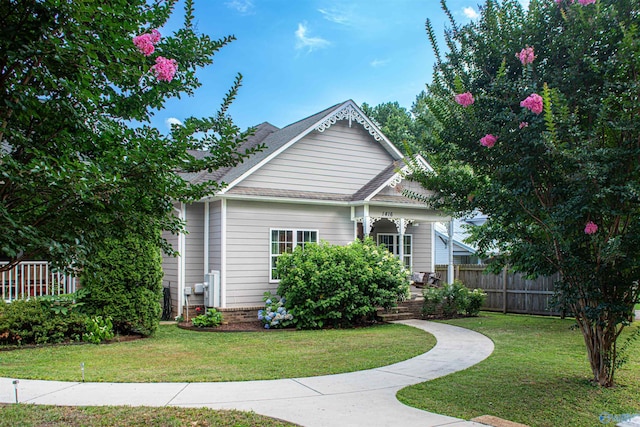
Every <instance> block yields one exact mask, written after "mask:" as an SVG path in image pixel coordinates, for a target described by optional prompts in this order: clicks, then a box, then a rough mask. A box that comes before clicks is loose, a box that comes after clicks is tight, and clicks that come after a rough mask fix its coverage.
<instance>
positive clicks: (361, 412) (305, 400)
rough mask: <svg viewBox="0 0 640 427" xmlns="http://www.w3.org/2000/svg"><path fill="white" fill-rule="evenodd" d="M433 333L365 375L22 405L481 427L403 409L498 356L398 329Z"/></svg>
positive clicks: (35, 398) (106, 386) (37, 396)
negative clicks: (422, 345)
mask: <svg viewBox="0 0 640 427" xmlns="http://www.w3.org/2000/svg"><path fill="white" fill-rule="evenodd" d="M397 323H402V324H406V325H410V326H414V327H417V328H420V329H423V330H425V331H427V332H430V333H432V334H433V335H434V336H435V337H436V339H437V344H436V346H435V347H434V348H433V349H431V350H430V351H429V352H427V353H424V354H422V355H420V356H417V357H414V358H412V359H409V360H406V361H404V362H399V363H396V364H394V365H389V366H384V367H381V368H376V369H370V370H366V371H358V372H351V373H346V374H338V375H328V376H322V377H308V378H293V379H282V380H270V381H246V382H224V383H149V384H130V383H81V382H60V381H36V380H19V383H18V398H19V401H20V402H22V403H34V404H47V405H70V406H76V405H77V406H89V405H131V406H142V405H145V406H183V407H207V408H214V409H239V410H246V411H254V412H256V413H259V414H263V415H267V416H271V417H276V418H280V419H284V420H287V421H290V422H293V423H297V424H300V425H302V426H305V427H315V426H318V427H325V426H328V425H332V426H403V427H412V426H415V427H436V426H448V427H462V426H465V427H471V426H482V424H478V423H474V422H470V421H464V420H460V419H457V418H452V417H448V416H444V415H438V414H433V413H430V412H425V411H421V410H418V409H415V408H411V407H408V406H405V405H403V404H401V403H400V402H398V400H397V399H396V393H397V391H398V390H400V389H401V388H403V387H406V386H408V385H412V384H417V383H420V382H424V381H428V380H431V379H434V378H438V377H441V376H444V375H447V374H450V373H453V372H456V371H460V370H463V369H466V368H468V367H470V366H473V365H475V364H476V363H478V362H480V361H482V360H484V359H485V358H487V357H488V356H489V355H490V354H491V353H492V352H493V342H492V341H491V340H490V339H489V338H487V337H485V336H484V335H481V334H479V333H476V332H473V331H470V330H467V329H463V328H458V327H456V326H450V325H445V324H441V323H433V322H427V321H424V320H406V321H399V322H397ZM0 402H5V403H13V402H15V394H14V385H13V382H12V379H11V378H0Z"/></svg>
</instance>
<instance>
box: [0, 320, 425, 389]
mask: <svg viewBox="0 0 640 427" xmlns="http://www.w3.org/2000/svg"><path fill="white" fill-rule="evenodd" d="M434 345H435V339H434V337H433V336H432V335H430V334H428V333H426V332H424V331H422V330H419V329H416V328H413V327H410V326H406V325H399V324H388V325H379V326H373V327H369V328H359V329H335V330H320V331H273V332H237V333H218V332H211V333H208V332H195V331H188V330H184V329H180V328H178V327H177V326H175V325H161V326H160V328H159V329H158V332H157V333H156V335H155V336H154V337H152V338H146V339H140V340H137V341H130V342H121V343H114V344H107V345H69V346H54V347H43V348H30V349H20V350H15V351H4V352H0V376H2V377H10V378H24V379H44V380H59V381H79V380H81V379H82V377H81V369H80V364H81V363H84V369H85V381H97V382H205V381H206V382H208V381H246V380H265V379H277V378H295V377H308V376H317V375H329V374H336V373H342V372H352V371H358V370H363V369H371V368H375V367H380V366H385V365H390V364H392V363H396V362H399V361H402V360H406V359H409V358H411V357H414V356H416V355H418V354H422V353H424V352H426V351H428V350H430V349H431V348H432V347H433V346H434Z"/></svg>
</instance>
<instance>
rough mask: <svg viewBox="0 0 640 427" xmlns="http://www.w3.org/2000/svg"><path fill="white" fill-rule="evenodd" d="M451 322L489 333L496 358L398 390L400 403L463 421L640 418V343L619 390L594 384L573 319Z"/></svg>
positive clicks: (595, 422)
mask: <svg viewBox="0 0 640 427" xmlns="http://www.w3.org/2000/svg"><path fill="white" fill-rule="evenodd" d="M446 323H449V324H452V325H456V326H461V327H464V328H468V329H472V330H475V331H478V332H480V333H483V334H485V335H487V336H488V337H489V338H491V339H492V340H493V342H494V344H495V350H494V353H493V354H492V355H491V356H490V357H489V358H488V359H486V360H485V361H483V362H481V363H480V364H478V365H476V366H473V367H471V368H469V369H467V370H464V371H461V372H458V373H455V374H452V375H448V376H446V377H443V378H440V379H436V380H433V381H429V382H426V383H421V384H418V385H415V386H411V387H407V388H405V389H403V390H401V391H400V392H399V393H398V398H399V399H400V401H402V402H403V403H405V404H407V405H410V406H414V407H417V408H420V409H424V410H427V411H431V412H437V413H441V414H446V415H450V416H454V417H458V418H464V419H471V418H474V417H477V416H480V415H494V416H498V417H501V418H504V419H508V420H511V421H516V422H520V423H524V424H527V425H529V426H532V427H551V426H554V427H563V426H566V427H569V426H575V427H585V426H602V425H603V424H602V423H601V422H600V419H599V417H600V415H601V414H603V413H609V414H640V400H639V396H640V342H638V341H636V342H635V343H634V344H633V345H632V346H631V347H630V349H629V362H628V363H627V364H626V365H624V366H623V367H622V368H621V369H619V370H618V371H617V374H616V383H617V386H616V387H614V388H609V389H603V388H601V387H599V386H594V385H592V384H591V382H590V379H591V368H590V366H589V362H588V360H587V357H586V350H585V347H584V341H583V338H582V334H581V333H580V332H579V331H578V330H576V329H572V328H571V326H572V325H573V324H574V322H573V321H572V320H568V319H567V320H561V319H558V318H550V317H536V316H518V315H503V314H492V313H482V316H481V317H478V318H466V319H456V320H451V321H447V322H446ZM639 326H640V325H639V323H638V322H635V324H634V327H639ZM627 335H628V334H627ZM622 341H624V337H623V338H622ZM611 425H614V424H611Z"/></svg>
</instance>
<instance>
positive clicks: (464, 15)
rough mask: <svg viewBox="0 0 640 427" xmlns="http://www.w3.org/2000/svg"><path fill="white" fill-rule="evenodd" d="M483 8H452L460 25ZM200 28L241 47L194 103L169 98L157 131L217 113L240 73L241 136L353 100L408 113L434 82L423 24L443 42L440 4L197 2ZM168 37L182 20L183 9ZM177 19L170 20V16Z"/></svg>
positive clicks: (418, 0)
mask: <svg viewBox="0 0 640 427" xmlns="http://www.w3.org/2000/svg"><path fill="white" fill-rule="evenodd" d="M478 3H479V1H476V0H448V1H447V4H448V5H449V8H450V10H451V11H452V13H453V15H454V17H455V18H456V20H457V22H458V23H461V24H463V23H465V22H468V21H469V20H470V19H474V17H475V16H476V14H477V12H478V6H477V4H478ZM195 8H196V28H197V30H198V31H199V32H201V33H204V34H208V35H209V36H210V37H212V38H215V39H218V38H221V37H223V36H225V35H231V34H233V35H235V36H236V38H237V40H236V41H234V42H232V43H231V44H229V45H227V46H225V47H224V48H222V50H220V51H219V52H218V54H217V55H216V56H215V57H214V63H213V64H212V65H211V66H209V67H207V68H206V69H203V70H201V71H200V72H199V74H198V78H199V79H200V81H201V83H202V87H200V88H199V89H198V90H197V92H196V93H195V95H194V96H193V97H183V98H182V99H180V100H169V101H168V102H167V104H166V105H165V108H164V110H162V111H159V112H157V113H156V115H155V117H154V119H153V124H154V125H155V126H156V127H158V128H159V129H161V130H166V129H167V121H175V120H180V121H181V120H184V119H185V118H187V117H189V116H196V117H202V116H210V115H213V114H214V113H215V112H216V111H217V110H218V107H219V105H220V102H221V100H222V97H223V95H224V93H225V92H227V91H228V89H229V88H230V87H231V84H232V82H233V79H234V77H235V75H236V74H237V73H242V75H243V86H242V88H241V89H240V93H239V95H238V98H237V99H236V101H235V102H234V103H233V105H232V107H231V109H230V111H229V113H230V114H231V116H232V117H233V119H234V121H235V122H236V124H238V125H239V126H240V127H241V128H242V129H245V128H247V127H249V126H253V125H257V124H260V123H262V122H265V121H268V122H270V123H271V124H273V125H275V126H278V127H283V126H286V125H288V124H290V123H293V122H295V121H297V120H300V119H302V118H305V117H307V116H309V115H312V114H314V113H316V112H318V111H321V110H323V109H325V108H327V107H330V106H331V105H334V104H337V103H339V102H342V101H346V100H348V99H353V100H354V101H355V102H356V103H357V104H358V105H361V104H362V103H363V102H366V103H368V104H369V105H371V106H375V105H378V104H380V103H383V102H394V101H398V102H399V103H400V105H401V106H403V107H405V108H407V109H409V108H410V107H411V104H412V103H413V101H414V100H415V97H416V95H417V94H418V93H420V91H422V90H423V89H424V87H425V84H426V83H427V82H428V81H429V80H430V78H431V71H432V67H433V53H432V50H431V47H430V45H429V41H428V39H427V36H426V33H425V30H424V24H425V21H426V19H427V18H430V19H431V21H432V23H433V25H434V27H435V30H436V34H438V35H439V36H440V35H442V34H443V31H444V25H445V20H446V17H445V16H444V13H443V12H442V10H441V9H440V2H439V1H437V0H196V2H195ZM174 18H175V22H171V21H170V22H169V23H168V25H167V27H166V28H164V29H163V30H162V31H163V33H165V34H168V33H170V32H171V31H172V30H174V29H175V25H176V24H177V23H180V22H181V21H182V4H179V5H178V7H177V8H176V11H175V13H174ZM172 19H173V18H172Z"/></svg>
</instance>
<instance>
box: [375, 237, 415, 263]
mask: <svg viewBox="0 0 640 427" xmlns="http://www.w3.org/2000/svg"><path fill="white" fill-rule="evenodd" d="M403 237H404V241H403V243H402V245H403V246H402V262H403V264H404V266H405V267H406V268H407V269H409V270H411V267H412V265H413V242H412V236H411V234H405V235H404V236H403ZM378 245H380V246H384V247H385V248H387V249H388V250H389V252H391V253H392V254H394V255H395V256H397V257H400V235H399V234H384V233H378Z"/></svg>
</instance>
